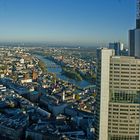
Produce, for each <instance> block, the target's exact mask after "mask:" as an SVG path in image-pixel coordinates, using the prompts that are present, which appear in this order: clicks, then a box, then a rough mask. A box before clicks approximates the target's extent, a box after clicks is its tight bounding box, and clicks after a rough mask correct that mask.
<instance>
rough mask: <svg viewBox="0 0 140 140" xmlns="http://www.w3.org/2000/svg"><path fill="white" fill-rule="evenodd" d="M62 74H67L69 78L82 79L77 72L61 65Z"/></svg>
mask: <svg viewBox="0 0 140 140" xmlns="http://www.w3.org/2000/svg"><path fill="white" fill-rule="evenodd" d="M62 74H64V75H66V76H68V77H69V78H72V79H75V80H77V81H82V80H83V78H82V77H81V76H80V74H78V73H77V72H76V71H75V70H74V69H73V68H69V67H62Z"/></svg>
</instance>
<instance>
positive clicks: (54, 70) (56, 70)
mask: <svg viewBox="0 0 140 140" xmlns="http://www.w3.org/2000/svg"><path fill="white" fill-rule="evenodd" d="M34 55H35V56H36V57H37V58H38V59H40V60H41V61H43V62H44V64H45V65H46V67H47V72H50V73H54V74H55V75H56V77H57V78H59V79H61V80H64V81H67V82H69V83H72V84H74V85H76V86H78V87H80V88H85V87H87V86H90V85H93V84H92V83H90V82H88V81H86V80H84V79H83V80H81V81H77V80H74V79H72V78H70V77H68V76H66V75H63V74H62V68H61V67H60V65H58V64H57V63H55V62H54V61H52V60H50V59H47V58H46V57H45V56H42V55H38V54H34ZM52 65H53V66H54V65H55V67H51V66H52Z"/></svg>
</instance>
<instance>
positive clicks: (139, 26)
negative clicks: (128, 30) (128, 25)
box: [136, 0, 140, 29]
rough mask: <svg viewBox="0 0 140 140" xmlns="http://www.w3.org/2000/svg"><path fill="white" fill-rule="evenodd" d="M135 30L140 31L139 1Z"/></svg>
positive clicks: (138, 0) (139, 1) (139, 0)
mask: <svg viewBox="0 0 140 140" xmlns="http://www.w3.org/2000/svg"><path fill="white" fill-rule="evenodd" d="M136 16H137V19H136V28H137V29H140V0H137V15H136Z"/></svg>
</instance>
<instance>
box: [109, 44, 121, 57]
mask: <svg viewBox="0 0 140 140" xmlns="http://www.w3.org/2000/svg"><path fill="white" fill-rule="evenodd" d="M109 49H114V50H115V55H118V56H120V55H121V51H122V50H123V44H122V43H120V42H114V43H109Z"/></svg>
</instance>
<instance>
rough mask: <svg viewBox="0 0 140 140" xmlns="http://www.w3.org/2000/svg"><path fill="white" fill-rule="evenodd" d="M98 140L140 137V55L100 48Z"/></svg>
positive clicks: (96, 137) (126, 139) (136, 139)
mask: <svg viewBox="0 0 140 140" xmlns="http://www.w3.org/2000/svg"><path fill="white" fill-rule="evenodd" d="M97 55H98V56H97V57H98V61H97V107H96V119H95V120H96V121H95V122H96V125H95V126H96V129H95V134H96V135H95V139H96V140H139V139H140V129H139V128H140V59H136V58H134V57H128V56H115V55H114V51H113V50H110V49H99V50H98V51H97Z"/></svg>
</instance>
